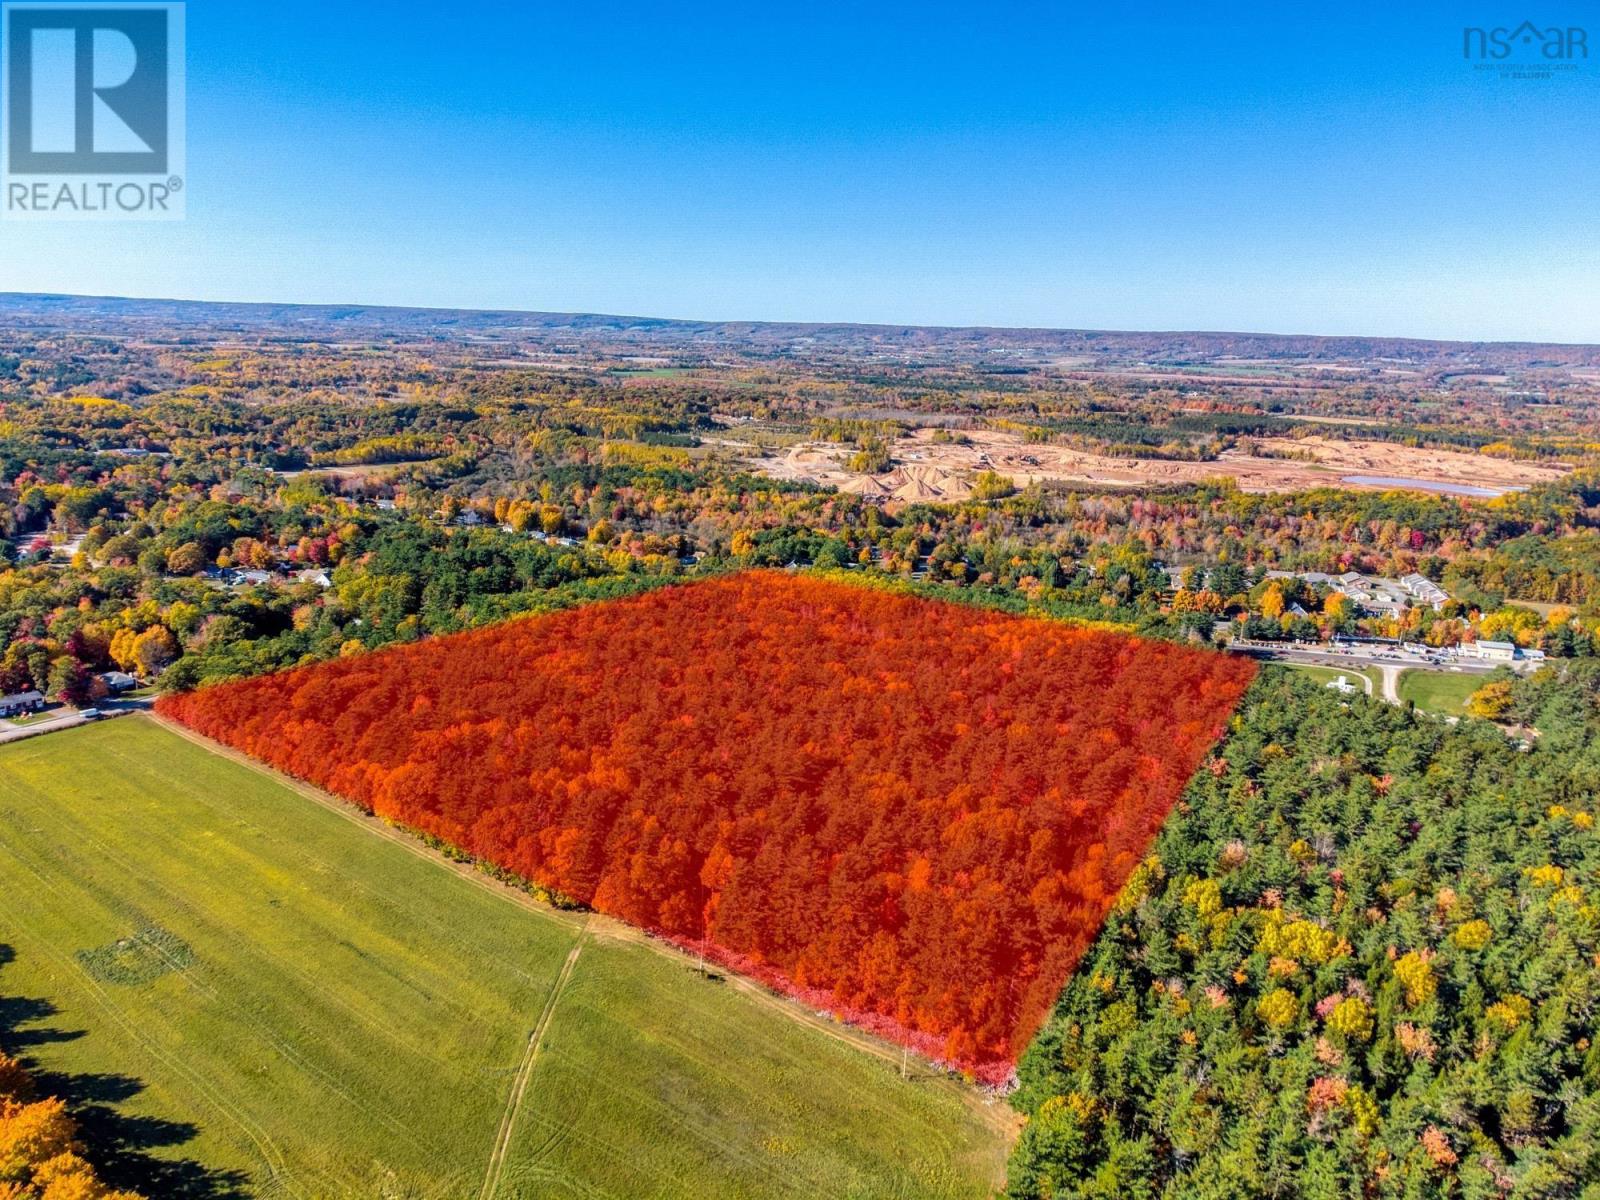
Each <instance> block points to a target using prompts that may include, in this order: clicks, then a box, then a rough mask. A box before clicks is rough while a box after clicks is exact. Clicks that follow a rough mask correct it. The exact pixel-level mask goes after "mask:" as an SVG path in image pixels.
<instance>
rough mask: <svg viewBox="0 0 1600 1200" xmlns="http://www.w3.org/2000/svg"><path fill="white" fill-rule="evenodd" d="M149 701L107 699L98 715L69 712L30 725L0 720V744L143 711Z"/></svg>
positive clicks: (149, 703) (148, 705) (148, 704)
mask: <svg viewBox="0 0 1600 1200" xmlns="http://www.w3.org/2000/svg"><path fill="white" fill-rule="evenodd" d="M151 703H152V701H150V700H107V701H104V702H103V703H101V705H100V715H99V716H98V717H85V716H83V715H82V714H81V713H76V712H69V713H63V714H62V715H61V716H59V717H55V718H53V719H52V720H49V721H39V722H37V723H35V724H32V725H13V724H12V723H11V722H10V721H0V746H4V745H5V744H6V743H7V742H20V741H24V740H25V739H27V738H31V737H40V736H42V735H44V734H46V733H59V732H60V731H61V730H63V729H75V728H77V727H78V726H79V725H87V724H89V723H90V722H91V721H108V720H110V719H111V718H112V717H125V716H127V715H128V714H129V713H133V712H143V711H144V710H145V709H147V708H149V707H150V705H151Z"/></svg>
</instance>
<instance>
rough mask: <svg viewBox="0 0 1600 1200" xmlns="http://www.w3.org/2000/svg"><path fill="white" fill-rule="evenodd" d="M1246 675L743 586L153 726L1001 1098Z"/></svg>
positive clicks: (1247, 671) (1072, 635)
mask: <svg viewBox="0 0 1600 1200" xmlns="http://www.w3.org/2000/svg"><path fill="white" fill-rule="evenodd" d="M1254 670H1255V669H1254V667H1253V666H1252V665H1251V664H1250V663H1249V662H1247V661H1244V660H1241V659H1235V658H1230V657H1226V656H1223V655H1219V654H1215V653H1210V652H1204V651H1195V650H1189V649H1186V648H1183V647H1180V646H1177V645H1173V644H1169V643H1160V642H1147V641H1141V640H1138V639H1135V638H1132V637H1128V636H1124V635H1121V634H1117V633H1112V632H1104V631H1100V630H1094V629H1088V628H1075V627H1070V626H1066V625H1063V624H1060V623H1056V622H1048V621H1043V620H1034V619H1021V618H1016V617H1011V616H1007V615H1004V614H1000V613H995V612H991V611H983V610H978V609H973V608H967V607H963V606H958V605H953V604H946V603H933V602H928V601H924V600H918V599H914V598H910V597H907V596H903V595H895V594H889V593H885V592H878V591H871V590H867V589H863V588H856V587H851V586H846V585H842V584H838V583H833V582H826V581H823V580H819V579H815V578H807V577H799V576H791V575H787V574H783V573H778V572H750V573H747V574H744V575H740V576H735V577H731V578H724V579H719V580H715V581H711V582H706V583H701V584H697V585H693V586H689V587H678V588H670V589H665V590H662V591H657V592H653V593H650V594H647V595H644V596H640V597H637V598H634V599H629V600H622V601H617V602H615V603H611V604H605V605H591V606H588V607H585V608H581V609H577V610H574V611H571V612H566V613H560V614H555V615H552V616H547V617H540V618H534V619H531V620H524V621H516V622H511V623H507V624H503V625H498V626H494V627H490V628H485V629H480V630H476V631H473V632H471V633H466V634H462V635H459V636H455V637H450V638H441V639H436V640H432V641H427V642H423V643H419V644H415V645H409V646H402V647H398V648H395V649H392V650H389V651H384V652H381V653H376V654H363V655H358V656H355V657H352V658H348V659H342V660H340V661H337V662H331V663H326V664H322V665H318V666H314V667H309V668H305V669H301V670H297V671H291V672H287V673H284V674H281V675H275V676H269V677H264V678H258V679H254V680H249V681H245V682H242V683H236V684H227V685H223V686H221V687H217V688H213V689H210V690H206V691H202V692H197V693H191V694H186V695H176V696H171V697H168V698H166V699H165V700H163V702H162V710H163V711H164V712H165V713H167V714H168V715H170V716H173V717H175V718H177V719H179V720H181V721H183V722H184V723H186V724H188V725H190V726H192V727H193V728H195V729H197V730H199V731H200V732H202V733H205V734H207V735H209V736H211V737H214V738H217V739H218V740H221V741H224V742H226V743H228V744H230V745H232V746H235V747H237V748H239V749H241V750H244V751H246V752H247V753H250V754H252V755H254V756H256V757H258V758H261V759H264V760H266V761H267V762H270V763H272V764H273V765H275V766H277V767H279V768H282V769H283V770H286V771H288V772H290V773H291V774H294V775H296V776H299V777H301V778H304V779H308V780H312V781H314V782H316V783H318V784H320V785H322V786H324V787H327V788H329V789H330V790H332V791H335V792H337V793H339V794H340V795H343V796H345V797H348V798H349V799H351V800H353V801H355V802H356V803H358V804H360V805H361V806H363V807H365V808H367V809H370V810H372V811H374V812H376V813H378V814H379V815H381V816H383V817H385V818H387V819H389V820H392V821H395V822H398V823H401V824H404V825H406V826H409V827H412V828H415V829H418V830H421V831H423V832H426V833H427V834H430V835H432V836H435V837H438V838H441V839H443V840H444V841H446V842H449V843H451V844H453V845H455V846H458V847H460V848H461V849H463V850H465V851H468V852H469V853H471V854H473V855H476V856H478V857H479V858H482V859H485V860H488V861H489V862H492V863H494V864H496V865H497V866H499V867H501V868H504V869H506V870H509V871H511V872H514V873H516V874H518V875H521V876H524V877H526V878H528V879H531V880H534V881H536V882H537V883H539V884H540V885H542V886H544V887H546V888H549V889H551V890H553V891H556V892H559V893H561V894H564V895H566V896H569V897H572V898H574V899H575V900H577V901H580V902H582V903H584V904H588V905H592V906H593V907H594V908H596V909H598V910H600V911H602V912H605V913H609V914H611V915H614V916H616V917H619V918H622V919H623V920H626V921H629V922H632V923H634V924H636V925H639V926H641V927H643V928H645V929H648V930H651V931H653V932H655V933H658V934H660V935H662V936H665V937H668V938H671V939H674V940H676V941H678V942H679V943H681V944H684V945H694V946H700V945H704V946H705V947H706V948H707V949H708V951H709V952H710V953H711V954H713V955H714V956H715V957H718V958H720V959H721V960H722V961H724V962H725V963H727V964H729V965H731V966H733V967H735V968H736V969H739V970H742V971H745V972H748V973H750V974H752V975H755V976H756V977H758V978H761V979H763V980H765V981H767V982H768V983H770V984H772V985H774V986H777V987H780V988H782V989H785V990H787V991H789V992H790V993H792V994H796V995H800V996H803V997H805V998H806V999H807V1000H808V1001H809V1002H813V1003H816V1004H818V1005H825V1006H826V1007H828V1008H830V1009H832V1010H833V1011H835V1012H837V1013H839V1014H841V1015H843V1016H846V1017H848V1018H850V1019H852V1020H855V1021H857V1022H860V1023H862V1024H864V1025H866V1026H868V1027H871V1028H874V1029H877V1030H878V1031H880V1032H882V1033H884V1034H886V1035H889V1036H893V1037H897V1038H900V1039H902V1040H904V1041H906V1042H907V1043H908V1044H910V1045H912V1046H914V1047H916V1048H918V1049H920V1050H922V1051H924V1052H926V1053H929V1054H931V1055H934V1056H937V1057H940V1058H943V1059H945V1060H947V1061H950V1062H954V1063H958V1064H960V1065H962V1066H964V1067H966V1068H968V1069H970V1070H973V1071H974V1072H976V1073H978V1074H980V1075H982V1076H984V1077H986V1078H990V1079H1000V1078H1003V1077H1005V1076H1006V1075H1007V1074H1008V1073H1009V1072H1010V1070H1011V1067H1012V1064H1013V1063H1014V1062H1015V1059H1016V1055H1017V1054H1018V1052H1019V1051H1020V1050H1021V1048H1022V1047H1023V1046H1024V1045H1025V1044H1026V1043H1027V1040H1028V1038H1029V1037H1030V1036H1031V1034H1032V1033H1033V1031H1034V1029H1035V1028H1037V1026H1038V1024H1039V1023H1040V1021H1042V1020H1043V1018H1044V1016H1045V1014H1046V1012H1047V1011H1048V1010H1049V1008H1050V1005H1051V1003H1052V1001H1053V1000H1054V998H1055V995H1056V993H1057V992H1058V991H1059V989H1060V987H1061V985H1062V982H1063V981H1064V980H1065V979H1066V977H1067V975H1068V974H1069V973H1070V971H1071V969H1072V967H1073V965H1074V964H1075V962H1076V961H1077V959H1078V957H1079V955H1080V954H1081V953H1082V952H1083V950H1084V948H1085V947H1086V946H1087V945H1088V943H1089V941H1090V939H1092V938H1093V937H1094V935H1095V933H1096V931H1097V930H1098V929H1099V927H1100V924H1101V921H1102V919H1103V917H1104V915H1105V913H1106V911H1107V908H1108V907H1109V905H1110V904H1111V903H1112V901H1113V899H1114V898H1115V897H1116V895H1117V893H1118V891H1119V890H1120V889H1121V887H1122V885H1123V883H1124V881H1125V880H1126V878H1127V876H1128V874H1129V872H1130V871H1131V870H1132V869H1133V868H1134V866H1135V865H1136V864H1137V863H1138V862H1139V861H1140V859H1141V858H1142V857H1143V855H1144V853H1145V850H1146V846H1147V843H1148V842H1149V839H1150V838H1151V836H1152V835H1153V834H1154V832H1155V830H1156V829H1157V827H1158V826H1159V825H1160V823H1161V821H1162V820H1163V818H1164V817H1165V815H1166V813H1167V810H1168V808H1169V807H1170V805H1171V804H1172V802H1173V800H1174V799H1175V798H1176V796H1177V794H1178V792H1179V790H1180V789H1181V788H1182V787H1183V785H1184V783H1185V781H1186V780H1187V779H1188V778H1189V776H1190V774H1191V773H1192V772H1193V771H1194V769H1195V768H1196V766H1197V765H1198V763H1199V761H1200V759H1201V757H1202V756H1203V754H1204V753H1205V751H1206V749H1207V747H1208V746H1210V744H1211V743H1212V742H1213V741H1214V739H1215V738H1216V737H1217V736H1218V734H1219V733H1220V732H1221V730H1222V727H1223V723H1224V721H1225V720H1226V718H1227V715H1228V713H1229V712H1230V711H1231V709H1232V707H1233V705H1234V704H1235V703H1236V702H1237V700H1238V698H1239V697H1240V695H1241V694H1242V693H1243V691H1244V689H1245V688H1246V687H1247V686H1248V684H1249V682H1250V680H1251V679H1252V678H1253V676H1254Z"/></svg>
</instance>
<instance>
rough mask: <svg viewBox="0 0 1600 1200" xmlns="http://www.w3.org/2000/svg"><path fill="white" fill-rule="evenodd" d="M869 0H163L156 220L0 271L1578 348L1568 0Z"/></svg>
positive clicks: (1584, 255)
mask: <svg viewBox="0 0 1600 1200" xmlns="http://www.w3.org/2000/svg"><path fill="white" fill-rule="evenodd" d="M871 7H872V8H873V11H872V12H870V13H864V12H862V11H861V6H844V5H838V6H834V5H831V4H827V3H812V4H807V5H793V6H790V5H785V4H782V3H776V4H770V5H751V4H746V5H738V6H733V5H721V4H716V3H701V4H695V5H652V6H636V5H632V4H629V3H610V4H604V5H570V4H563V5H559V6H557V5H545V4H540V3H529V4H515V5H512V4H504V5H488V4H480V3H475V2H474V0H456V2H454V3H451V4H439V5H420V4H413V3H405V2H394V3H388V4H377V3H365V2H360V3H358V2H352V0H341V2H340V3H338V4H332V3H326V2H323V3H302V2H300V0H274V2H273V3H261V4H257V3H251V4H243V3H237V2H230V3H222V2H220V0H191V3H190V4H189V6H188V40H189V53H188V60H189V61H188V92H189V134H188V143H189V162H188V174H187V177H188V185H189V186H188V192H187V196H188V220H187V221H185V222H183V223H173V224H167V225H150V224H106V225H85V224H70V225H39V224H3V225H0V290H30V291H60V292H85V293H96V294H121V295H144V296H179V297H187V298H198V299H234V300H257V299H259V300H280V301H311V302H335V303H355V302H360V303H392V304H424V305H440V306H462V307H515V308H530V309H545V310H559V311H591V312H592V311H599V312H622V313H632V314H648V315H660V316H679V317H695V318H708V319H712V318H716V319H724V318H725V319H773V320H857V321H887V322H915V323H927V324H1003V325H1047V326H1066V327H1080V328H1081V327H1091V328H1124V329H1127V328H1133V329H1233V330H1267V331H1279V332H1317V333H1353V334H1396V335H1401V334H1403V335H1415V336H1433V337H1462V338H1501V337H1504V338H1528V339H1540V340H1567V341H1600V155H1597V153H1596V151H1597V149H1600V13H1597V12H1596V10H1595V9H1594V8H1593V6H1592V5H1591V6H1583V5H1571V4H1567V5H1563V4H1560V3H1557V4H1554V5H1549V4H1545V3H1543V0H1541V3H1540V4H1539V5H1536V6H1534V7H1536V8H1537V9H1538V11H1537V12H1533V11H1532V10H1531V9H1530V10H1529V11H1528V12H1524V11H1523V9H1522V7H1520V6H1518V5H1513V4H1511V3H1510V0H1504V2H1502V3H1488V4H1486V3H1481V2H1480V0H1472V2H1470V3H1467V4H1392V3H1391V4H1385V5H1376V4H1373V5H1359V4H1358V5H1338V6H1333V5H1328V6H1321V5H1319V6H1311V5H1259V6H1256V5H1249V4H1235V5H1231V6H1223V5H1210V6H1204V7H1205V8H1207V9H1209V10H1210V11H1209V12H1198V11H1196V6H1192V5H1177V4H1174V5H1171V6H1162V5H1152V4H1145V5H1141V6H1137V12H1134V13H1123V14H1108V13H1106V12H1104V11H1102V9H1103V7H1104V6H1090V5H1086V4H1073V3H1054V4H1039V5H1033V4H1009V5H1008V4H1001V5H985V6H980V5H972V4H964V5H949V4H942V3H919V4H916V5H910V4H900V3H887V2H886V3H881V4H878V5H875V6H871ZM1130 7H1131V6H1130ZM1313 9H1316V10H1318V11H1311V10H1313ZM1290 10H1305V11H1290ZM1335 10H1336V11H1335ZM1586 10H1587V11H1586ZM1524 16H1535V17H1536V18H1537V19H1538V20H1539V22H1540V23H1541V24H1563V25H1582V24H1585V23H1586V22H1587V23H1588V24H1589V25H1590V26H1591V27H1592V31H1593V37H1592V39H1591V40H1593V41H1594V42H1595V43H1596V45H1595V47H1594V49H1593V52H1592V53H1593V55H1594V57H1592V58H1591V60H1590V62H1589V64H1588V65H1587V66H1586V68H1585V69H1584V70H1582V71H1581V72H1579V73H1578V74H1577V77H1575V78H1570V79H1563V80H1554V81H1542V82H1530V81H1513V80H1502V79H1499V78H1497V77H1484V76H1483V74H1482V73H1480V72H1475V71H1473V70H1472V69H1471V67H1470V65H1468V64H1467V63H1465V62H1464V61H1463V59H1462V55H1461V46H1462V27H1463V26H1464V25H1468V24H1472V25H1485V26H1495V25H1506V24H1511V25H1516V24H1518V23H1520V21H1521V20H1522V19H1523V17H1524Z"/></svg>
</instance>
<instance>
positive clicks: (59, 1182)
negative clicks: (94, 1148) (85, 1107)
mask: <svg viewBox="0 0 1600 1200" xmlns="http://www.w3.org/2000/svg"><path fill="white" fill-rule="evenodd" d="M83 1152H84V1147H83V1145H82V1144H81V1143H80V1142H79V1141H78V1126H77V1123H76V1122H75V1121H74V1120H73V1119H72V1118H71V1117H70V1116H69V1115H68V1114H67V1107H66V1105H65V1104H63V1103H62V1102H61V1101H60V1100H57V1099H53V1098H50V1097H40V1096H38V1095H37V1094H36V1091H35V1088H34V1086H33V1081H32V1079H31V1078H30V1077H29V1076H28V1073H27V1072H26V1071H24V1070H23V1068H22V1065H21V1064H20V1063H18V1062H17V1060H16V1059H14V1058H11V1057H9V1056H7V1055H6V1054H4V1053H3V1052H0V1198H3V1200H140V1198H139V1197H138V1196H136V1195H134V1193H132V1192H120V1191H116V1190H114V1189H112V1188H109V1187H107V1186H106V1185H105V1184H103V1183H102V1182H101V1181H100V1180H99V1178H98V1177H97V1176H96V1175H95V1171H94V1168H93V1167H92V1166H90V1165H89V1163H88V1162H87V1161H86V1160H85V1159H84V1157H83Z"/></svg>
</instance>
